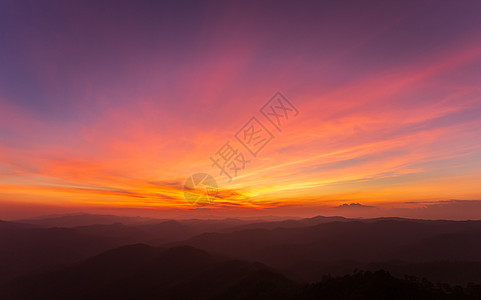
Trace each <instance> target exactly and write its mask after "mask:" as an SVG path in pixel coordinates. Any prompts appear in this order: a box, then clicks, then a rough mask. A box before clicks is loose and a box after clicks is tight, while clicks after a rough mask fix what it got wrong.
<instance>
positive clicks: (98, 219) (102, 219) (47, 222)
mask: <svg viewBox="0 0 481 300" xmlns="http://www.w3.org/2000/svg"><path fill="white" fill-rule="evenodd" d="M162 221H165V220H161V219H152V218H143V217H122V216H115V215H94V214H86V213H75V214H68V215H51V216H41V217H36V218H29V219H21V220H16V221H15V222H17V223H27V224H34V225H38V226H44V227H76V226H87V225H93V224H113V223H123V224H129V225H135V224H142V223H149V222H154V223H159V222H162Z"/></svg>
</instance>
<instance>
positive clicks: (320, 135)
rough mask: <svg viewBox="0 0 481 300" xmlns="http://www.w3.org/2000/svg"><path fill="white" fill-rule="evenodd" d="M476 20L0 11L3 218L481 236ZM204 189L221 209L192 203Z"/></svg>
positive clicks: (59, 8) (235, 7)
mask: <svg viewBox="0 0 481 300" xmlns="http://www.w3.org/2000/svg"><path fill="white" fill-rule="evenodd" d="M480 16H481V2H480V1H104V0H96V1H88V0H87V1H60V0H59V1H52V0H48V1H28V0H21V1H18V0H0V219H15V218H21V217H31V216H36V215H43V214H54V213H72V212H79V211H82V212H90V213H116V214H124V215H145V216H157V217H165V216H174V217H175V216H176V217H181V216H195V217H206V216H224V217H236V216H261V215H278V216H314V215H344V216H355V217H372V216H402V217H419V218H446V219H479V218H480V216H481V184H480V183H481V126H480V125H481V97H480V96H481V17H480ZM259 132H260V133H259ZM249 133H250V134H251V135H249ZM254 133H255V134H254ZM242 141H243V142H244V143H243V142H242ZM249 145H250V146H249ZM253 146H255V147H257V148H260V149H258V151H257V152H256V151H252V149H251V151H252V152H251V151H249V149H248V148H249V147H253ZM260 146H261V147H260ZM228 151H230V152H228ZM229 153H231V154H232V155H230V156H229V159H230V160H226V159H227V156H228V155H227V154H229ZM254 154H255V155H254ZM226 161H227V162H226ZM215 162H216V163H215ZM222 162H224V163H225V164H223V163H222ZM222 166H223V167H222ZM223 170H224V171H223ZM197 173H201V174H208V175H209V176H211V178H212V179H213V180H214V181H215V183H216V185H217V192H216V193H215V194H212V195H215V196H213V197H210V198H209V202H211V203H210V204H209V205H204V204H205V203H202V204H203V205H193V204H192V201H190V200H189V199H188V198H189V197H187V198H186V197H185V194H184V184H185V183H186V181H187V180H188V179H189V178H191V176H192V175H193V174H197ZM227 174H229V175H227ZM194 178H196V177H195V176H194ZM197 187H199V186H197ZM203 188H205V187H203ZM199 191H205V189H201V190H199ZM196 193H197V192H196ZM200 193H201V194H202V192H200ZM209 195H210V194H209ZM197 204H198V203H197Z"/></svg>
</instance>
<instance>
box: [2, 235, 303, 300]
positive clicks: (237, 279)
mask: <svg viewBox="0 0 481 300" xmlns="http://www.w3.org/2000/svg"><path fill="white" fill-rule="evenodd" d="M296 287H297V284H295V283H294V282H293V281H291V280H289V279H287V278H286V277H284V276H283V275H281V274H279V273H277V272H275V271H274V270H271V269H270V268H268V267H266V266H264V265H262V264H259V263H252V262H245V261H238V260H228V259H225V258H222V257H218V256H214V255H211V254H209V253H207V252H205V251H202V250H199V249H195V248H192V247H187V246H183V247H174V248H169V249H163V248H156V247H150V246H147V245H143V244H136V245H130V246H125V247H121V248H118V249H114V250H111V251H108V252H105V253H103V254H101V255H98V256H95V257H93V258H91V259H88V260H86V261H84V262H82V263H79V264H75V265H72V266H69V267H66V268H63V269H61V270H58V271H54V272H50V273H44V274H41V275H35V276H30V277H23V278H18V279H17V280H14V281H13V282H11V283H10V284H9V285H7V286H4V287H3V289H1V291H0V296H1V298H2V299H32V298H35V299H287V297H288V296H289V295H290V294H291V293H293V292H294V291H295V290H296ZM266 293H268V295H269V298H264V297H259V295H263V294H266ZM272 297H275V298H272Z"/></svg>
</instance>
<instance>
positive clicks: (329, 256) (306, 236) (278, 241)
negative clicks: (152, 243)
mask: <svg viewBox="0 0 481 300" xmlns="http://www.w3.org/2000/svg"><path fill="white" fill-rule="evenodd" d="M180 243H181V244H186V245H190V246H193V247H197V248H200V249H204V250H206V251H210V252H214V253H220V254H223V255H229V256H233V257H239V258H242V259H250V260H257V261H260V262H262V263H265V264H267V265H271V266H274V267H276V268H289V267H290V266H292V265H294V264H298V263H300V262H302V261H311V262H333V261H339V260H355V261H360V262H381V261H389V260H406V261H412V262H424V261H430V260H431V261H432V260H458V261H466V260H471V261H481V221H466V222H445V221H429V222H417V221H410V220H377V221H369V222H364V221H344V222H330V223H323V224H318V225H315V226H307V227H289V228H282V227H279V228H275V229H245V230H239V231H234V232H222V233H205V234H201V235H198V236H195V237H193V238H190V239H187V240H185V241H182V242H180Z"/></svg>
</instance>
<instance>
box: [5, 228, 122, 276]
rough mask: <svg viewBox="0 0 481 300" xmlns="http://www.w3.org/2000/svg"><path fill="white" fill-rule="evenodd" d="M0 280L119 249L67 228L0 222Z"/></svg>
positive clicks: (107, 241)
mask: <svg viewBox="0 0 481 300" xmlns="http://www.w3.org/2000/svg"><path fill="white" fill-rule="evenodd" d="M0 245H1V247H0V281H1V280H6V279H8V278H12V277H14V276H18V275H22V274H29V273H32V272H39V271H42V270H46V269H49V268H53V267H56V266H61V265H64V264H69V263H72V262H75V261H78V260H82V259H86V258H88V257H90V256H92V255H95V254H98V253H100V252H102V251H105V250H107V249H110V248H113V247H117V246H119V245H118V244H116V243H115V242H112V241H109V240H106V239H102V238H97V237H92V236H88V235H84V234H81V233H79V232H77V231H75V230H73V229H69V228H39V227H36V226H33V225H30V224H20V223H14V222H0Z"/></svg>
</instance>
